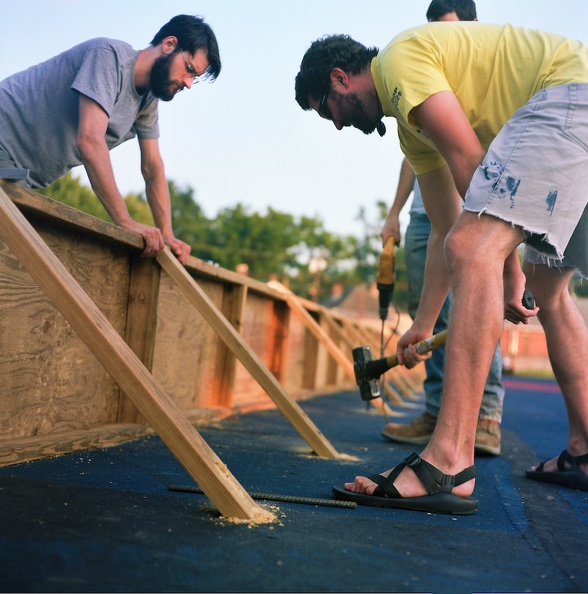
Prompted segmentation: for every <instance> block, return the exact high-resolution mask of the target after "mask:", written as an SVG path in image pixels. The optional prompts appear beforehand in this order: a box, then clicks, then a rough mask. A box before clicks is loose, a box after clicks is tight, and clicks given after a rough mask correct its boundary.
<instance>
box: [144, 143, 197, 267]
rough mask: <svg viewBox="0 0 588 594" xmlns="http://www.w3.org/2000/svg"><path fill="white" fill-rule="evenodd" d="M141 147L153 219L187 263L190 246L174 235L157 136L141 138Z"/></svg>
mask: <svg viewBox="0 0 588 594" xmlns="http://www.w3.org/2000/svg"><path fill="white" fill-rule="evenodd" d="M139 147H140V149H141V173H142V174H143V179H144V180H145V193H146V195H147V201H148V202H149V206H150V208H151V212H152V213H153V219H154V220H155V224H156V225H157V227H158V229H160V231H161V233H162V235H163V241H164V242H165V244H166V245H168V246H169V247H170V249H171V250H172V252H173V253H174V254H175V255H176V257H177V258H178V260H179V261H180V262H181V263H182V264H185V263H186V262H187V261H188V256H189V255H190V249H191V248H190V246H189V245H188V244H187V243H184V242H183V241H180V240H179V239H177V238H176V237H175V236H174V232H173V228H172V215H171V202H170V196H169V187H168V185H167V178H166V177H165V169H164V166H163V159H162V158H161V154H160V152H159V142H158V141H157V139H156V138H149V139H143V140H139Z"/></svg>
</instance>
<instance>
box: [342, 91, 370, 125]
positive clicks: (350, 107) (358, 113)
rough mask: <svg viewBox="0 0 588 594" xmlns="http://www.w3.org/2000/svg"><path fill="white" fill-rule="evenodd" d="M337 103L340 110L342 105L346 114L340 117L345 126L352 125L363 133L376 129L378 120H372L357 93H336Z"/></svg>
mask: <svg viewBox="0 0 588 594" xmlns="http://www.w3.org/2000/svg"><path fill="white" fill-rule="evenodd" d="M336 95H337V98H336V101H337V105H338V106H339V109H340V110H341V107H343V113H345V114H348V115H347V117H345V118H344V119H342V123H343V125H345V126H353V127H354V128H357V129H358V130H361V131H362V132H363V133H364V134H371V133H372V132H374V130H375V129H376V127H377V125H378V122H377V121H376V122H374V121H373V120H372V119H371V118H370V117H369V115H368V113H367V111H366V108H365V105H364V104H363V103H362V102H361V99H360V98H359V97H358V96H357V95H345V96H343V95H340V94H339V93H336Z"/></svg>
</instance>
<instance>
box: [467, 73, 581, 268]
mask: <svg viewBox="0 0 588 594" xmlns="http://www.w3.org/2000/svg"><path fill="white" fill-rule="evenodd" d="M587 204H588V83H573V84H568V85H561V86H557V87H550V88H548V89H543V90H541V91H539V92H538V93H536V94H535V95H534V96H533V97H532V98H531V99H530V100H529V102H528V103H527V104H526V105H524V106H523V107H522V108H520V109H519V110H518V111H516V112H515V114H514V115H513V116H512V117H511V118H510V120H509V121H508V122H507V123H506V124H505V126H504V127H503V128H502V130H501V131H500V132H499V133H498V135H497V136H496V138H495V139H494V140H493V141H492V144H491V145H490V147H489V149H488V152H487V153H486V156H485V158H484V161H483V162H482V164H481V165H480V166H479V167H478V168H477V170H476V172H475V173H474V176H473V178H472V182H471V184H470V187H469V189H468V192H467V194H466V198H465V206H464V208H465V210H468V211H471V212H476V213H479V214H483V213H487V214H490V215H493V216H495V217H497V218H499V219H501V220H504V221H507V222H509V223H511V224H512V225H514V226H516V227H520V228H521V229H522V230H523V232H524V233H525V236H526V240H525V244H526V245H525V251H524V256H523V258H524V259H525V260H527V261H529V262H533V263H537V264H546V265H548V266H556V267H560V268H569V267H573V268H576V269H578V270H579V272H580V274H581V275H582V276H583V277H584V278H588V237H587V236H588V208H587Z"/></svg>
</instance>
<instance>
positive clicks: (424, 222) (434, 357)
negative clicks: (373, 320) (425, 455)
mask: <svg viewBox="0 0 588 594" xmlns="http://www.w3.org/2000/svg"><path fill="white" fill-rule="evenodd" d="M430 233H431V222H430V221H429V218H428V217H427V215H426V214H424V213H423V214H421V213H411V215H410V222H409V224H408V227H407V229H406V235H405V240H404V259H405V261H406V272H407V277H408V304H407V305H408V307H407V309H408V314H409V315H410V317H411V318H413V319H414V316H415V314H416V312H417V309H418V306H419V301H420V298H421V292H422V290H423V275H424V273H425V261H426V257H427V243H428V241H429V234H430ZM449 306H450V298H449V297H448V298H447V299H446V300H445V303H444V304H443V308H442V310H441V313H440V314H439V317H438V318H437V321H436V322H435V327H434V329H433V332H434V333H435V334H437V333H438V332H441V331H442V330H445V329H446V328H447V322H448V319H449ZM444 359H445V347H444V346H441V347H439V348H437V349H435V350H434V351H433V352H432V353H431V357H429V358H428V359H426V360H425V362H424V365H425V374H426V375H425V381H424V383H423V389H424V391H425V410H424V412H423V413H422V414H420V415H419V416H418V417H416V418H415V419H413V420H412V421H411V422H410V423H408V424H407V423H387V424H386V425H385V426H384V429H383V430H382V435H384V436H385V437H387V438H388V439H390V440H392V441H398V442H401V443H412V444H420V445H424V444H426V443H428V441H429V439H430V438H431V435H432V433H433V429H434V428H435V424H436V423H437V416H438V415H439V407H440V406H441V393H442V392H443V366H444Z"/></svg>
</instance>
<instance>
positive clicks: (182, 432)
mask: <svg viewBox="0 0 588 594" xmlns="http://www.w3.org/2000/svg"><path fill="white" fill-rule="evenodd" d="M0 237H1V238H2V239H3V240H4V242H5V243H6V244H7V245H8V247H9V248H10V249H11V250H12V251H13V252H14V254H15V255H16V257H17V258H18V260H19V261H20V263H21V264H22V265H23V266H24V267H25V268H26V270H27V271H28V272H29V274H30V275H31V276H32V277H33V279H34V280H35V281H36V282H37V283H38V284H39V286H40V287H41V288H42V289H43V291H44V292H45V294H46V295H47V296H48V297H49V299H51V301H52V302H53V304H54V305H55V307H56V308H57V309H58V310H59V311H60V312H61V314H62V315H63V316H64V318H65V319H66V320H67V321H68V322H69V324H70V325H71V327H72V328H73V329H74V331H75V332H76V333H77V334H78V336H79V337H80V338H81V340H83V342H84V343H85V344H86V346H87V347H88V348H89V349H90V350H91V351H92V353H93V354H94V355H95V357H96V358H97V359H98V361H99V362H100V363H101V364H102V365H103V366H104V368H105V369H106V371H108V373H109V374H110V375H111V376H112V378H113V379H114V381H116V382H117V384H118V385H119V386H120V387H121V389H122V390H123V391H124V392H125V394H126V395H127V396H128V397H129V399H130V400H131V401H132V402H133V404H134V405H135V406H136V407H137V409H138V410H139V412H140V413H141V414H142V415H143V417H144V418H145V419H146V420H147V422H148V423H149V424H150V425H151V427H153V429H154V430H155V432H156V433H157V434H158V435H159V436H160V437H161V439H162V441H163V442H164V443H165V444H166V445H167V447H168V448H169V449H170V450H171V452H172V453H173V455H174V456H175V457H176V458H177V459H178V461H179V462H180V463H181V464H182V465H183V466H184V468H185V469H186V470H187V471H188V473H189V474H190V476H191V477H192V478H193V479H194V480H195V481H196V482H197V483H198V485H199V486H200V487H201V489H202V490H203V491H204V493H206V495H207V497H208V498H209V499H210V500H211V502H212V503H213V504H214V505H215V506H216V508H217V509H218V510H219V512H220V513H221V514H222V515H223V516H226V517H234V518H239V519H245V520H251V521H254V522H259V523H263V522H271V521H273V520H275V516H274V515H273V514H271V513H269V512H268V511H266V510H264V509H263V508H261V507H259V506H258V505H257V504H256V503H255V502H254V501H253V499H252V498H251V497H250V495H249V494H248V493H247V491H245V489H243V487H242V486H241V484H240V483H239V482H238V481H237V480H236V479H235V477H234V476H233V475H232V474H231V473H230V472H229V470H228V468H227V467H226V466H225V465H224V464H223V462H222V461H221V460H220V458H219V457H218V456H217V455H216V454H215V453H214V451H213V450H212V449H211V448H210V447H209V446H208V444H207V443H206V442H205V441H204V439H203V438H202V437H201V436H200V434H199V433H198V432H197V431H196V429H195V428H194V427H193V426H192V425H191V424H190V423H189V422H188V420H187V419H186V418H185V417H184V416H183V415H182V413H181V411H180V410H179V408H178V407H177V405H176V404H175V403H174V402H173V401H172V400H171V398H170V397H169V396H168V395H167V393H166V392H165V390H164V389H163V388H162V387H161V385H160V384H159V383H158V382H157V381H156V380H155V378H154V377H153V376H152V375H151V374H150V373H149V371H148V370H147V369H146V368H145V366H144V365H143V364H142V363H141V361H140V360H139V358H138V357H137V356H136V355H135V353H133V351H132V350H131V348H130V347H129V346H128V345H127V343H126V342H125V341H124V340H123V339H122V338H121V336H120V335H119V334H118V332H117V331H116V330H115V329H114V328H113V327H112V325H111V324H110V322H109V321H108V320H107V319H106V317H105V316H104V314H103V313H102V312H101V311H100V310H99V309H98V307H97V306H96V305H95V304H94V302H93V301H92V300H91V299H90V298H89V297H88V295H87V294H86V293H85V292H84V291H83V289H82V288H81V287H80V286H79V285H78V283H77V282H76V281H75V279H74V278H73V277H72V276H71V274H70V273H69V272H68V271H67V269H66V268H65V267H64V266H63V264H62V263H61V262H60V260H59V259H58V258H57V257H56V256H55V254H54V253H53V252H52V251H51V250H50V249H49V247H48V246H47V244H46V243H45V242H44V241H43V239H42V238H41V237H40V235H39V234H38V233H37V232H36V231H35V229H33V227H32V226H31V225H30V223H29V222H28V221H27V219H26V218H25V217H24V216H23V215H22V214H21V212H20V211H19V210H18V208H17V207H16V206H15V205H14V204H13V203H12V201H11V200H10V198H9V197H8V195H7V194H6V192H4V190H3V189H2V188H0Z"/></svg>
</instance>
